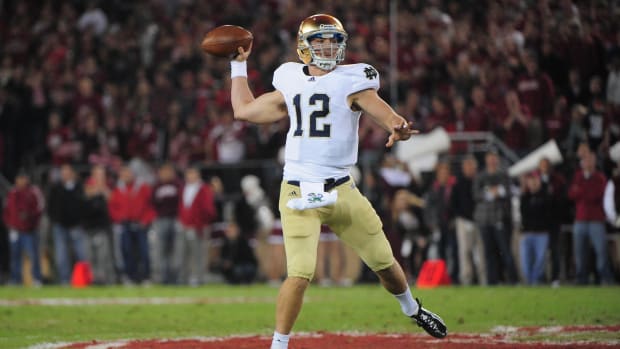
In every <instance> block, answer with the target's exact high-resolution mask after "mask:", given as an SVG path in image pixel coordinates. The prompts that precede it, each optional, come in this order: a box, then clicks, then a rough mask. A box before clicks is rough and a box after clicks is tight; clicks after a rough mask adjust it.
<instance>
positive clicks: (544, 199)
mask: <svg viewBox="0 0 620 349" xmlns="http://www.w3.org/2000/svg"><path fill="white" fill-rule="evenodd" d="M523 181H524V183H523V188H521V190H522V192H521V201H520V211H521V228H522V233H521V246H520V258H521V272H522V273H523V277H524V278H525V282H526V283H527V284H529V285H538V284H539V283H540V282H541V281H542V279H543V276H544V273H545V269H546V268H545V266H546V263H545V253H546V251H547V246H548V244H549V230H550V229H551V222H550V220H549V217H548V215H549V210H550V209H551V207H552V206H551V204H552V201H551V195H550V194H549V192H547V191H546V190H544V189H543V187H542V183H541V180H540V176H539V174H538V173H536V172H532V173H529V174H527V175H526V176H525V178H524V180H523Z"/></svg>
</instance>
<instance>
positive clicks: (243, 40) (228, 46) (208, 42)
mask: <svg viewBox="0 0 620 349" xmlns="http://www.w3.org/2000/svg"><path fill="white" fill-rule="evenodd" d="M253 39H254V36H252V33H250V32H249V31H248V30H247V29H245V28H242V27H239V26H236V25H222V26H219V27H217V28H214V29H212V30H211V31H209V32H208V33H207V35H205V37H204V39H202V43H201V44H200V46H201V47H202V50H203V51H204V52H206V53H209V54H212V55H214V56H217V57H228V58H231V57H233V56H235V54H236V53H237V48H238V47H239V46H241V47H243V48H244V49H245V50H247V49H248V48H249V47H250V44H251V43H252V40H253Z"/></svg>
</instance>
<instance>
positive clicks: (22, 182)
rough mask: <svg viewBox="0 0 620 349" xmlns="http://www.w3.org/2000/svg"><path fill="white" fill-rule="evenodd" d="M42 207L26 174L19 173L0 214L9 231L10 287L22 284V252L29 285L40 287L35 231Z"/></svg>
mask: <svg viewBox="0 0 620 349" xmlns="http://www.w3.org/2000/svg"><path fill="white" fill-rule="evenodd" d="M44 204H45V201H44V198H43V195H42V194H41V191H40V190H39V188H37V187H36V186H34V185H32V184H30V177H29V176H28V174H26V173H25V172H21V171H20V173H18V174H17V177H16V178H15V186H14V187H13V189H12V190H11V191H10V192H9V194H8V196H7V198H6V203H5V206H4V210H3V212H2V219H3V220H4V222H5V224H6V226H7V227H8V228H9V239H10V251H11V283H12V284H16V285H17V284H21V283H22V252H25V253H26V254H27V255H28V259H30V265H31V273H32V278H33V285H35V286H40V285H41V268H40V262H39V246H38V245H39V237H38V232H37V229H38V227H39V221H40V219H41V214H42V213H43V206H44Z"/></svg>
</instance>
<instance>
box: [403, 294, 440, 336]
mask: <svg viewBox="0 0 620 349" xmlns="http://www.w3.org/2000/svg"><path fill="white" fill-rule="evenodd" d="M415 301H416V303H418V306H419V307H420V308H419V310H418V313H417V314H415V315H412V316H411V318H412V319H413V320H415V322H416V324H417V325H418V326H420V327H422V328H423V329H424V331H426V332H427V333H428V334H430V335H431V336H433V337H435V338H444V337H445V336H446V335H447V334H448V329H447V328H446V324H445V323H444V322H443V320H442V319H441V318H440V317H439V316H438V315H437V314H435V313H433V312H430V311H428V310H426V309H424V308H422V304H421V303H420V301H419V300H418V299H417V298H416V299H415Z"/></svg>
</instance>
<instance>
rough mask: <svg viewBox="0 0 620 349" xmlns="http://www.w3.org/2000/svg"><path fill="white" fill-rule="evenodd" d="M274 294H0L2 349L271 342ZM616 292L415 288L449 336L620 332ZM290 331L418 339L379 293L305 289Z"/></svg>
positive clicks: (47, 290) (48, 290)
mask: <svg viewBox="0 0 620 349" xmlns="http://www.w3.org/2000/svg"><path fill="white" fill-rule="evenodd" d="M276 294H277V289H274V288H270V287H267V286H263V285H256V286H250V287H242V286H239V287H230V286H225V285H212V286H211V285H210V286H205V287H201V288H184V287H151V288H142V287H135V288H124V287H105V288H88V289H69V288H58V287H44V288H41V289H30V288H13V287H9V288H7V287H4V288H0V301H2V303H1V304H4V305H2V306H0V348H21V347H27V346H29V345H32V344H37V343H50V342H58V341H62V342H65V341H69V342H73V341H88V340H93V339H100V340H102V339H125V338H174V337H190V336H223V335H230V334H261V335H270V334H271V333H272V331H273V328H272V326H273V317H274V314H273V313H274V301H275V297H276ZM619 295H620V288H618V287H604V288H594V287H592V288H575V287H561V288H558V289H552V288H547V287H541V288H528V287H512V288H508V287H506V288H504V287H497V288H478V287H463V288H461V287H449V288H438V289H432V290H414V296H417V297H420V299H421V300H422V301H423V303H424V306H425V307H428V308H429V309H432V310H433V311H435V312H437V313H439V314H440V315H441V316H442V317H443V318H444V320H445V321H446V323H447V324H448V328H449V330H450V332H452V333H454V332H488V331H489V330H490V329H491V328H493V327H494V326H498V325H510V326H553V325H590V324H603V325H614V324H620V302H619V298H618V296H619ZM152 297H158V298H157V299H160V297H161V298H167V297H183V298H174V299H177V300H179V299H180V300H182V301H183V302H185V303H189V304H99V305H79V306H75V305H71V306H69V305H23V304H21V305H9V304H8V303H11V302H16V303H26V302H27V301H33V300H37V299H38V300H39V301H45V300H49V299H60V298H62V299H66V298H70V299H82V301H84V300H88V301H90V300H92V299H96V300H99V301H105V302H106V303H113V301H115V300H118V301H121V302H122V301H126V302H128V303H134V301H136V300H140V299H142V300H144V299H147V298H152ZM306 297H307V300H306V303H305V306H304V308H303V310H302V313H301V315H300V318H299V320H298V322H297V324H296V327H295V331H321V330H323V331H362V332H381V333H385V332H399V333H402V332H418V331H419V329H418V328H417V327H415V326H413V325H411V323H409V321H408V320H407V319H406V318H405V317H404V316H403V315H402V314H401V313H400V310H399V306H398V303H397V302H396V300H395V299H394V298H393V297H392V296H390V295H389V294H388V293H387V292H386V291H384V290H383V289H382V288H381V287H380V286H378V285H362V286H355V287H352V288H320V287H317V286H312V287H311V288H310V289H309V290H308V292H307V293H306Z"/></svg>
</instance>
